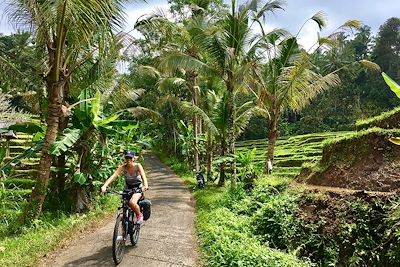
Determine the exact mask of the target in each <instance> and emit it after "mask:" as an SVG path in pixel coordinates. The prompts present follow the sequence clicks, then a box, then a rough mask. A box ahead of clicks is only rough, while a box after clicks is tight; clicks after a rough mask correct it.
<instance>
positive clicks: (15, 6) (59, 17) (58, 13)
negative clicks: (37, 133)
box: [9, 0, 124, 222]
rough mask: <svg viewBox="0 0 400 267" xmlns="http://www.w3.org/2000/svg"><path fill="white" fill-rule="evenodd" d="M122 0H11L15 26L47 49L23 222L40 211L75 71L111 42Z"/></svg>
mask: <svg viewBox="0 0 400 267" xmlns="http://www.w3.org/2000/svg"><path fill="white" fill-rule="evenodd" d="M123 2H124V1H122V0H117V1H113V0H101V1H100V0H87V1H73V0H59V1H53V0H43V1H28V0H18V1H13V2H10V4H9V5H10V17H11V19H12V21H14V22H15V23H16V24H17V26H22V27H27V26H30V27H31V28H30V31H31V32H32V34H33V37H34V39H35V43H36V46H37V48H38V49H41V50H42V51H45V54H46V57H47V63H46V68H47V72H46V73H45V75H44V77H43V78H44V80H45V82H46V90H47V96H48V103H49V104H48V118H47V130H46V135H45V139H44V144H43V149H42V154H41V159H40V163H39V170H38V178H37V183H36V186H35V187H34V189H33V191H32V195H31V200H30V203H29V205H28V206H27V208H26V209H25V222H29V221H31V220H32V219H33V218H37V217H38V216H39V215H40V213H41V210H42V205H43V202H44V199H45V196H46V192H47V186H48V181H49V175H50V167H51V165H52V156H51V155H50V153H49V148H50V146H51V145H52V144H53V143H54V141H55V139H56V137H57V133H58V131H59V122H60V118H61V117H62V107H63V105H65V104H66V103H65V101H66V98H65V95H68V89H69V86H68V84H69V83H70V82H71V81H73V80H72V77H73V75H74V73H75V72H76V71H77V70H78V69H79V68H81V67H82V66H83V65H84V64H85V63H86V62H87V61H88V60H89V59H91V58H92V57H93V56H94V54H96V56H98V57H101V56H102V55H103V54H104V53H107V51H108V49H109V47H110V44H113V43H114V42H113V33H112V31H113V30H114V29H116V28H117V27H118V26H120V25H121V23H122V21H123V12H122V4H123ZM64 109H65V107H64Z"/></svg>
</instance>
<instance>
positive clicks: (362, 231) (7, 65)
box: [0, 0, 400, 266]
mask: <svg viewBox="0 0 400 267" xmlns="http://www.w3.org/2000/svg"><path fill="white" fill-rule="evenodd" d="M126 3H128V1H125V0H118V1H109V0H107V1H106V0H92V1H66V0H63V1H51V0H43V1H22V0H20V1H9V4H10V6H9V8H7V12H8V15H9V18H10V21H13V22H18V23H16V24H17V26H19V27H21V29H23V30H25V29H32V31H31V32H18V33H16V34H13V35H10V36H3V35H1V34H0V59H1V60H0V128H1V129H0V138H1V141H0V222H1V224H0V242H1V243H0V244H1V245H0V253H1V256H4V258H2V259H1V261H2V262H0V263H1V265H8V264H9V263H10V262H11V261H13V262H16V263H18V264H20V265H21V266H24V265H29V264H28V263H27V262H26V259H28V257H33V262H34V263H35V262H37V259H38V258H39V257H40V255H43V253H46V252H47V251H50V250H51V249H52V248H54V247H56V244H57V242H59V241H60V240H62V239H63V235H62V234H60V233H61V232H63V231H65V232H68V231H69V230H70V229H72V228H70V227H72V226H73V225H76V223H75V222H78V221H81V218H84V217H85V216H84V215H82V216H80V217H79V216H78V217H74V216H75V215H73V214H75V213H76V212H78V213H81V214H91V212H93V210H96V205H97V204H96V203H97V202H96V201H97V198H98V188H99V186H100V185H101V184H102V183H103V182H104V180H105V179H107V178H108V177H109V176H110V175H111V172H112V171H113V170H114V169H115V168H116V166H117V165H118V164H119V162H120V158H121V155H122V153H123V151H124V150H128V149H129V150H134V151H135V152H137V153H140V151H141V150H142V149H144V148H152V149H153V150H156V151H158V152H159V153H161V154H166V155H169V158H170V159H171V161H170V162H169V164H170V165H171V166H172V167H173V168H174V169H175V170H176V171H177V172H178V173H179V174H182V175H183V177H184V179H185V181H186V183H187V184H188V185H189V186H190V187H191V188H195V183H194V181H193V178H192V177H193V174H191V173H190V172H188V171H187V170H193V169H195V170H196V171H200V170H204V169H206V172H207V182H208V185H207V189H206V190H203V191H197V190H196V191H194V195H195V198H196V200H197V205H198V222H197V227H198V232H199V236H200V240H201V242H202V249H203V258H204V261H205V263H206V265H209V266H308V265H312V264H315V265H318V266H363V265H368V264H373V265H374V266H387V265H393V266H396V265H398V263H399V260H398V251H397V250H398V245H396V242H397V241H398V234H397V230H396V227H397V226H398V218H397V213H398V210H397V208H396V205H397V203H398V199H396V198H387V199H379V198H373V199H372V198H371V199H369V198H366V197H364V198H363V197H354V198H352V197H351V198H349V199H340V198H339V197H337V196H335V195H329V194H327V195H324V194H314V193H307V192H300V191H299V190H297V189H296V188H293V187H291V186H290V183H291V181H292V180H293V178H294V177H296V176H297V175H298V174H299V173H300V172H301V171H302V168H303V169H305V170H306V171H309V172H322V171H325V170H326V169H327V168H328V166H330V165H333V163H335V164H337V165H346V166H347V167H349V168H350V167H351V165H352V164H354V163H355V162H358V163H360V165H363V161H365V160H366V159H367V158H368V156H369V155H371V157H373V156H374V155H375V154H379V156H382V155H383V157H384V158H385V159H386V158H390V157H393V156H396V153H397V152H396V151H395V149H391V148H390V145H391V144H390V143H389V142H388V141H387V140H388V139H389V138H391V137H392V138H391V139H390V140H391V141H393V142H395V140H397V141H398V140H399V139H396V138H395V137H398V136H399V135H400V132H399V130H395V129H394V128H398V122H399V117H398V114H400V113H399V111H400V109H395V110H393V111H391V112H388V113H384V114H382V115H380V116H378V117H374V118H371V119H366V118H368V117H370V116H376V115H377V114H380V113H381V112H382V111H387V110H390V109H391V108H393V107H394V106H397V105H398V99H395V98H394V97H393V96H394V95H393V93H392V92H391V91H389V90H383V88H386V85H385V83H384V80H383V79H381V77H380V76H379V75H373V74H372V73H371V72H370V70H368V69H366V68H365V66H368V67H373V68H372V69H375V70H376V69H378V68H377V66H376V65H374V64H373V63H372V62H371V61H374V62H376V63H377V64H379V66H380V67H381V71H382V72H381V73H382V75H383V77H384V79H385V81H386V82H387V83H388V84H389V86H390V87H391V88H392V90H393V92H394V93H396V94H397V95H400V91H399V90H398V89H399V88H398V84H397V82H398V81H396V79H397V80H398V78H399V77H398V74H399V73H400V46H399V43H400V34H399V33H400V19H399V18H390V19H388V20H387V21H386V22H385V23H384V24H383V25H382V26H381V27H380V29H379V32H378V34H377V35H376V36H373V34H372V32H371V29H370V28H369V27H368V26H367V25H361V24H360V22H359V21H356V20H349V21H347V22H345V23H344V24H343V25H342V26H341V27H339V28H338V29H337V30H336V31H335V32H334V33H332V34H330V35H328V36H323V35H322V32H321V30H322V29H323V27H324V26H325V25H326V21H325V18H324V16H323V14H322V13H321V12H318V13H316V14H315V15H313V16H312V17H311V18H309V19H308V20H307V21H311V22H315V23H317V25H318V27H319V30H320V32H318V33H316V34H315V35H314V36H318V39H316V40H315V46H314V47H313V48H312V49H309V50H308V51H306V50H305V49H304V48H303V47H301V46H300V45H299V44H298V41H299V40H298V35H299V33H300V32H301V30H302V29H303V26H304V25H297V26H298V27H297V28H299V29H300V30H299V33H297V34H291V33H289V32H288V31H286V30H284V29H275V30H273V31H267V29H269V28H270V26H271V25H268V24H266V23H267V22H269V20H268V19H266V18H267V16H268V15H269V14H270V13H274V12H276V11H280V10H283V8H284V3H283V1H279V0H278V1H264V2H262V1H259V0H255V1H248V2H246V3H238V1H236V0H232V1H231V3H230V6H229V7H228V6H226V5H225V4H224V3H223V1H220V0H212V1H197V0H194V1H191V0H190V1H187V0H171V1H169V4H170V5H171V9H170V11H171V16H168V17H167V16H165V14H161V12H156V13H153V14H152V15H149V16H143V17H141V19H140V20H139V21H138V22H137V23H136V25H135V28H136V29H137V30H138V31H139V32H140V33H141V35H142V37H141V38H131V37H130V35H129V34H128V33H122V32H121V33H118V34H115V33H116V32H119V31H120V26H121V25H122V24H123V17H124V8H125V7H124V5H125V4H126ZM171 17H172V18H171ZM305 19H306V18H305ZM28 26H29V27H28ZM257 27H258V28H257ZM256 28H257V29H256ZM348 29H352V30H354V35H347V34H346V30H348ZM132 47H134V48H135V49H134V50H135V51H134V52H132V49H130V48H132ZM277 52H279V53H277ZM120 62H121V63H122V64H123V65H129V69H128V70H126V69H124V73H119V72H118V71H117V69H116V65H117V64H116V63H120ZM359 63H361V64H359ZM386 73H387V75H386ZM390 77H394V78H393V79H391V78H390ZM356 120H359V122H358V123H357V124H356V128H357V129H358V130H362V131H359V132H356V133H355V132H352V130H355V127H354V121H356ZM371 127H380V128H371ZM381 128H384V129H381ZM365 129H366V130H365ZM10 130H14V131H15V132H16V134H17V136H18V139H16V140H14V139H11V140H9V139H10V138H12V134H13V133H9V131H10ZM337 131H340V132H337ZM344 131H346V132H344ZM315 132H323V133H315ZM307 133H313V134H307ZM7 134H9V135H8V137H7ZM294 134H302V135H294ZM250 137H252V138H250ZM266 137H268V139H265V138H266ZM278 137H280V138H278ZM261 138H264V139H261ZM249 139H258V140H251V141H250V140H249ZM238 140H241V141H238ZM398 143H400V141H398ZM275 146H276V147H275ZM371 148H372V149H371ZM381 151H385V153H383V152H381ZM374 153H375V154H374ZM267 159H271V160H273V165H274V168H273V172H272V173H273V174H272V175H268V176H264V175H263V171H265V169H264V168H263V166H264V165H265V164H266V161H267ZM339 167H340V166H339ZM373 167H376V166H373ZM388 168H393V166H388ZM263 169H264V170H263ZM391 172H394V171H393V170H391ZM334 175H336V174H334ZM364 176H365V175H364ZM335 178H336V176H335ZM389 178H390V177H389ZM379 183H381V181H378V185H379ZM217 186H218V187H217ZM391 211H392V214H393V216H389V215H388V214H389V213H390V212H391ZM331 212H333V213H334V214H331ZM95 214H97V213H96V212H95ZM91 216H92V215H90V216H88V218H89V219H88V222H89V220H90V218H92V217H91ZM93 216H94V217H96V216H97V215H93ZM84 220H85V219H84ZM51 221H54V223H53V222H51ZM378 222H380V223H378ZM329 225H334V226H335V229H331V228H329V227H330V226H329ZM395 226H396V227H395ZM78 229H79V228H78ZM371 231H375V232H371ZM47 234H49V235H54V236H55V238H54V240H53V241H54V242H53V241H52V242H53V243H51V242H47V239H46V238H45V236H46V235H47ZM18 242H21V243H24V245H23V246H21V254H18V253H17V252H16V249H17V243H18ZM44 243H46V244H47V243H48V246H46V248H45V249H43V251H44V252H43V251H41V250H37V254H35V255H36V256H32V255H33V254H31V251H28V247H25V245H26V244H30V245H31V246H32V247H33V248H38V247H42V246H43V244H44ZM14 258H15V259H14Z"/></svg>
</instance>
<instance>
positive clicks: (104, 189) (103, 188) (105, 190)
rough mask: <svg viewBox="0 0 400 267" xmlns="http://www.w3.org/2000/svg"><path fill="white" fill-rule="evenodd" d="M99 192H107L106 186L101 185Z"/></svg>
mask: <svg viewBox="0 0 400 267" xmlns="http://www.w3.org/2000/svg"><path fill="white" fill-rule="evenodd" d="M101 192H102V193H106V192H107V186H104V185H103V186H102V187H101Z"/></svg>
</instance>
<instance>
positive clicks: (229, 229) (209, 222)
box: [158, 155, 310, 267]
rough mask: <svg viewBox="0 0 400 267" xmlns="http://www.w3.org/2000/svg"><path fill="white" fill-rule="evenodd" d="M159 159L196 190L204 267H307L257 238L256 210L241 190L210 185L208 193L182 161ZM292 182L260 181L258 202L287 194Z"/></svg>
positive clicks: (197, 215) (288, 180)
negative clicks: (286, 191) (283, 193)
mask: <svg viewBox="0 0 400 267" xmlns="http://www.w3.org/2000/svg"><path fill="white" fill-rule="evenodd" d="M158 156H159V158H160V159H161V160H162V161H163V162H164V163H165V164H167V165H168V166H169V167H170V168H171V169H172V170H173V171H174V172H175V173H176V174H177V175H179V176H180V177H181V179H182V180H183V181H184V182H185V184H186V185H187V186H188V187H189V189H191V190H192V193H193V196H194V198H195V200H196V213H197V214H196V229H197V235H198V238H199V241H200V242H199V243H200V248H201V256H202V257H201V261H202V265H203V266H210V267H211V266H212V267H214V266H232V267H235V266H248V267H268V266H271V267H272V266H274V267H275V266H281V267H303V266H304V267H305V266H310V263H308V262H307V261H302V260H299V259H298V258H297V257H296V256H295V255H294V254H293V253H286V252H284V251H280V250H277V249H273V248H270V247H269V246H267V245H265V244H264V243H263V242H261V241H260V239H259V238H258V237H257V236H255V235H254V234H253V230H252V227H253V226H252V224H251V223H252V220H251V218H252V216H253V215H254V214H253V213H252V212H250V209H252V208H254V207H256V206H257V205H254V203H252V200H251V199H250V198H248V197H247V193H246V191H245V190H244V189H242V188H241V187H240V186H239V187H237V188H233V187H231V186H229V183H227V186H225V187H217V186H216V185H215V184H211V183H207V184H206V189H197V188H196V180H195V176H194V174H193V173H191V172H190V171H189V170H188V169H187V167H186V166H185V165H184V164H183V163H182V162H181V161H178V160H175V159H172V158H171V157H168V158H167V157H163V156H162V155H158ZM290 181H291V179H288V178H284V177H278V176H276V175H273V176H269V177H267V178H265V179H261V180H259V181H258V183H259V186H257V187H256V188H255V189H254V190H255V191H256V192H258V193H257V196H258V199H257V201H264V200H265V199H269V198H270V197H271V196H272V195H274V194H277V193H279V192H281V191H282V190H285V189H286V188H287V187H288V184H289V182H290Z"/></svg>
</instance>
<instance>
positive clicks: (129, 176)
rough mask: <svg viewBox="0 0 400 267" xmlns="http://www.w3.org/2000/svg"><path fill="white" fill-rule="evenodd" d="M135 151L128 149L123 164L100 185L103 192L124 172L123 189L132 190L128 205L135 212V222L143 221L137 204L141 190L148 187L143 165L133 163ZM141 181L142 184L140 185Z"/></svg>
mask: <svg viewBox="0 0 400 267" xmlns="http://www.w3.org/2000/svg"><path fill="white" fill-rule="evenodd" d="M135 160H136V157H135V153H133V152H131V151H128V152H127V153H126V154H125V161H126V162H125V164H122V165H120V166H119V167H118V169H117V170H116V171H115V172H114V174H113V175H112V176H111V177H110V178H108V179H107V181H106V182H105V183H104V185H103V186H102V187H101V192H103V193H105V192H106V191H107V187H108V186H109V185H110V184H111V183H112V182H114V181H115V180H116V179H117V178H118V177H119V176H120V174H121V173H124V174H125V189H128V190H132V192H133V195H132V197H131V199H130V200H129V207H130V208H131V209H132V210H133V211H134V212H135V214H136V223H137V224H142V223H143V214H142V213H141V212H140V207H139V205H138V201H139V199H140V198H141V197H142V192H144V191H146V190H148V189H149V186H148V184H147V179H146V174H145V173H144V170H143V167H142V165H141V164H140V163H135ZM142 182H143V184H144V186H143V187H142Z"/></svg>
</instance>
